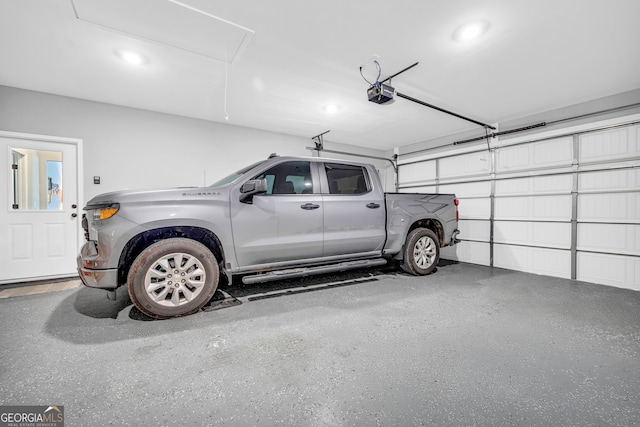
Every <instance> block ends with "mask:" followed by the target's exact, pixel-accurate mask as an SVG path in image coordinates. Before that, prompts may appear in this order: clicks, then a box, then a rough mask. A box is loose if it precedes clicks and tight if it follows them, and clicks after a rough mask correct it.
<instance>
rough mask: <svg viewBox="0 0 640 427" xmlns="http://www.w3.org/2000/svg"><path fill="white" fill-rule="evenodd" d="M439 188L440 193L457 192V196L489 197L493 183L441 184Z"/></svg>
mask: <svg viewBox="0 0 640 427" xmlns="http://www.w3.org/2000/svg"><path fill="white" fill-rule="evenodd" d="M439 188H440V191H439V192H440V193H448V194H455V195H456V196H457V197H478V196H480V197H489V195H490V194H491V183H490V182H489V181H483V182H470V183H465V184H441V185H440V187H439Z"/></svg>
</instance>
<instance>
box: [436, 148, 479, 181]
mask: <svg viewBox="0 0 640 427" xmlns="http://www.w3.org/2000/svg"><path fill="white" fill-rule="evenodd" d="M489 167H490V165H489V154H488V153H487V152H486V151H483V152H479V153H470V154H463V155H460V156H454V157H445V158H443V159H440V178H441V179H447V178H461V177H464V176H469V175H478V174H483V173H486V174H487V176H488V175H489Z"/></svg>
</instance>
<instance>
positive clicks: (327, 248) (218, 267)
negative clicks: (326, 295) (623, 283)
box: [77, 154, 459, 319]
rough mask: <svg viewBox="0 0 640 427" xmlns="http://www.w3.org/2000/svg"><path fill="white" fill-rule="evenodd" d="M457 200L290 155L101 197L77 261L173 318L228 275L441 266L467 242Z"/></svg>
mask: <svg viewBox="0 0 640 427" xmlns="http://www.w3.org/2000/svg"><path fill="white" fill-rule="evenodd" d="M457 205H458V202H457V200H456V198H455V195H453V194H400V193H384V191H383V189H382V185H381V183H380V178H379V176H378V173H377V171H376V169H375V168H374V167H373V166H372V165H369V164H364V163H356V162H347V161H342V160H332V159H326V158H317V157H280V156H277V155H275V154H273V155H271V156H270V157H269V158H268V159H266V160H263V161H260V162H258V163H255V164H253V165H251V166H249V167H246V168H244V169H242V170H240V171H238V172H236V173H234V174H232V175H230V176H228V177H226V178H224V179H222V180H220V181H218V182H216V183H215V184H213V185H211V186H209V187H201V188H195V187H194V188H177V189H169V190H153V191H120V192H113V193H106V194H101V195H99V196H96V197H94V198H93V199H91V200H90V201H89V202H88V203H87V205H86V207H85V208H84V210H85V211H86V213H85V214H84V215H83V220H82V226H83V229H84V232H85V233H84V235H85V238H86V240H87V241H86V243H85V244H84V245H83V247H82V248H81V250H80V254H79V256H78V258H77V263H78V272H79V275H80V278H81V279H82V282H83V283H84V284H85V285H86V286H89V287H94V288H101V289H104V290H107V291H109V296H110V297H111V298H113V297H114V296H115V289H116V288H118V287H120V286H123V285H125V284H128V291H129V295H130V296H131V300H132V301H133V303H134V304H135V305H136V307H137V308H138V309H139V310H140V311H141V312H142V313H145V314H146V315H148V316H151V317H154V318H158V319H163V318H169V317H176V316H184V315H188V314H191V313H194V312H196V311H198V310H199V309H201V308H202V307H203V306H204V305H205V304H207V303H208V302H209V301H210V299H211V298H212V297H213V294H214V292H215V291H216V289H217V287H218V283H219V281H220V280H221V279H223V280H228V282H229V283H232V280H233V276H242V281H243V282H244V283H252V282H259V281H268V280H278V279H285V278H292V277H302V276H307V275H311V274H319V273H327V272H335V271H343V270H348V269H353V268H362V267H369V266H375V265H382V264H385V263H387V262H388V261H389V260H392V259H395V260H397V261H398V262H399V263H400V266H401V267H402V268H403V269H404V270H405V271H407V272H408V273H410V274H413V275H426V274H429V273H431V272H433V270H434V269H435V267H436V265H437V264H438V260H439V257H440V247H442V246H447V245H453V244H456V243H457V242H458V240H457V235H458V233H459V232H458V208H457Z"/></svg>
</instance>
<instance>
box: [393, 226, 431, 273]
mask: <svg viewBox="0 0 640 427" xmlns="http://www.w3.org/2000/svg"><path fill="white" fill-rule="evenodd" d="M439 260H440V244H439V243H438V237H437V236H436V234H435V233H434V232H433V231H431V230H429V229H428V228H416V229H415V230H413V231H412V232H411V233H409V235H408V236H407V241H406V243H405V245H404V259H403V261H402V264H401V267H402V269H403V270H404V271H406V272H407V273H410V274H413V275H415V276H424V275H426V274H430V273H432V272H433V270H435V268H436V266H437V265H438V261H439Z"/></svg>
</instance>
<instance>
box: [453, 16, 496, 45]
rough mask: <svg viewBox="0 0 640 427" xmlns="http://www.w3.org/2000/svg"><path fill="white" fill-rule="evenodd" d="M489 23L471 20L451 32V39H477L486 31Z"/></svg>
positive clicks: (461, 40)
mask: <svg viewBox="0 0 640 427" xmlns="http://www.w3.org/2000/svg"><path fill="white" fill-rule="evenodd" d="M488 29H489V23H488V22H487V21H473V22H469V23H467V24H464V25H463V26H461V27H459V28H458V29H457V30H455V31H454V32H453V39H454V40H456V41H459V42H468V41H471V40H473V39H477V38H478V37H480V36H481V35H483V34H484V33H486V32H487V30H488Z"/></svg>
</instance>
